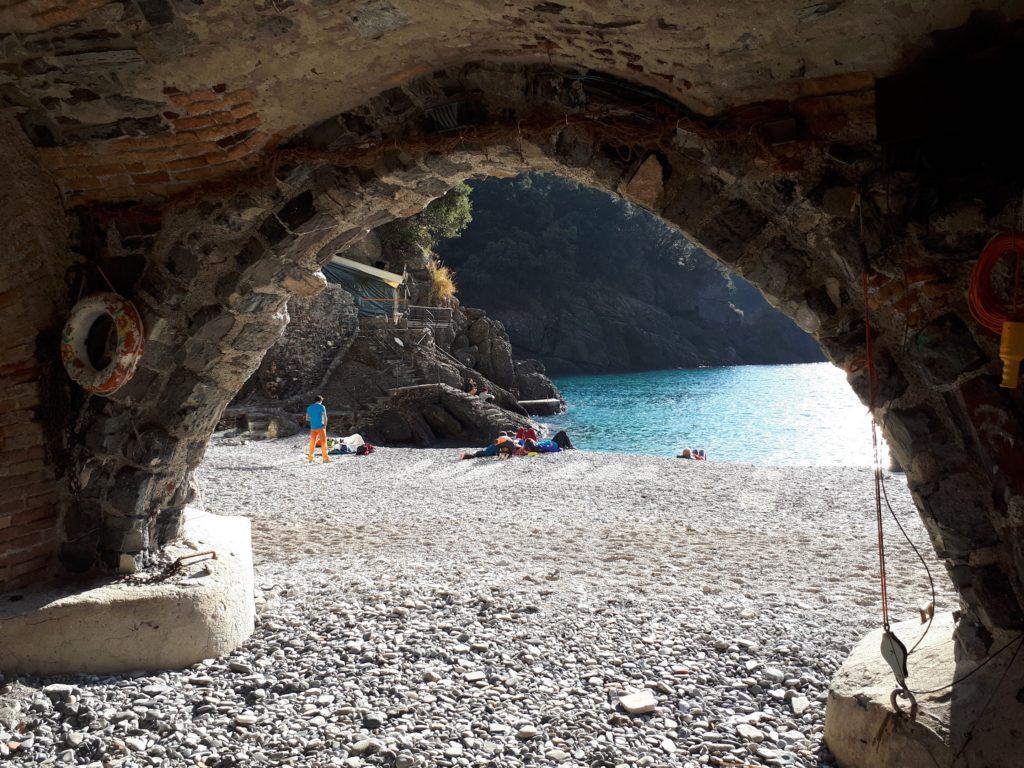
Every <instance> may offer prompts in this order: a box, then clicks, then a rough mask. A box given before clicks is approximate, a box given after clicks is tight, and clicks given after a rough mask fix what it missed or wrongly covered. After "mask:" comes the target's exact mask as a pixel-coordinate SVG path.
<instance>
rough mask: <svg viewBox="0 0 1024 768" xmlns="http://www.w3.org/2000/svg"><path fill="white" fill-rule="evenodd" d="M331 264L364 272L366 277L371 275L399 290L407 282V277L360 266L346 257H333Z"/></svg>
mask: <svg viewBox="0 0 1024 768" xmlns="http://www.w3.org/2000/svg"><path fill="white" fill-rule="evenodd" d="M331 264H336V265H337V266H339V267H341V268H343V269H350V270H352V271H354V272H362V273H363V274H364V275H370V276H371V277H375V278H377V279H378V280H381V281H383V282H385V283H387V284H388V285H390V286H391V287H392V288H397V287H398V286H400V285H401V284H402V281H403V280H405V275H396V274H395V273H394V272H388V271H387V270H386V269H377V268H376V267H371V266H370V265H369V264H360V263H359V262H358V261H352V259H346V258H345V257H344V256H334V257H332V258H331Z"/></svg>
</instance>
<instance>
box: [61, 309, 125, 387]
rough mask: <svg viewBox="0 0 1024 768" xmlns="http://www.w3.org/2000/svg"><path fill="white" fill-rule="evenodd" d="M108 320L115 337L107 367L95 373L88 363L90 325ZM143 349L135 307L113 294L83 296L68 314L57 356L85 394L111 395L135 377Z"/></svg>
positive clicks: (89, 362) (90, 363) (94, 368)
mask: <svg viewBox="0 0 1024 768" xmlns="http://www.w3.org/2000/svg"><path fill="white" fill-rule="evenodd" d="M103 316H108V317H109V318H110V319H111V321H112V322H113V324H114V330H115V331H116V333H117V345H116V347H115V348H114V351H113V353H112V355H111V360H110V363H108V364H107V365H106V366H105V367H103V368H101V369H97V368H96V367H95V366H94V365H93V364H92V362H91V361H90V360H89V353H88V351H87V349H86V339H87V338H88V336H89V330H90V329H91V328H92V327H93V324H94V323H95V322H96V321H97V320H98V319H100V318H101V317H103ZM144 346H145V334H144V332H143V328H142V318H140V317H139V312H138V310H136V309H135V305H134V304H132V303H131V302H130V301H128V300H127V299H125V298H123V297H121V296H118V295H117V294H116V293H94V294H93V295H91V296H86V297H85V298H84V299H82V300H81V301H80V302H78V303H77V304H76V305H75V306H74V308H72V310H71V317H69V318H68V321H67V323H66V324H65V325H64V332H63V334H62V335H61V342H60V356H61V359H62V360H63V361H64V368H65V369H66V370H67V372H68V376H70V377H71V379H72V380H73V381H75V382H76V383H77V384H79V385H80V386H81V387H82V388H83V389H85V390H86V391H87V392H92V393H93V394H96V395H112V394H113V393H114V392H116V391H117V390H119V389H120V388H121V387H122V386H124V385H125V384H126V383H127V382H128V381H129V380H130V379H131V378H132V376H134V375H135V367H136V366H137V365H138V364H139V358H141V357H142V351H143V348H144Z"/></svg>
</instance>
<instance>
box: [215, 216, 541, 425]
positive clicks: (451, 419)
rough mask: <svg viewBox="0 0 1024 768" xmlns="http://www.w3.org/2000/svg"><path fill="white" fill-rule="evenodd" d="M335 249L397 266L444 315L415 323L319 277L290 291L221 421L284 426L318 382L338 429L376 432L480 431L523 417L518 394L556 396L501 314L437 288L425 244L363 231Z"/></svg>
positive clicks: (408, 290) (422, 303) (409, 293)
mask: <svg viewBox="0 0 1024 768" xmlns="http://www.w3.org/2000/svg"><path fill="white" fill-rule="evenodd" d="M343 255H344V256H346V257H347V258H350V259H352V260H355V261H359V262H361V263H365V264H371V265H373V264H377V265H380V266H382V267H384V268H386V269H387V270H388V271H392V272H395V273H397V274H403V273H404V274H405V275H406V276H407V277H406V281H405V284H404V287H403V289H402V290H403V291H404V292H405V295H406V297H407V301H408V305H409V306H412V307H427V308H432V309H436V310H440V312H439V313H438V314H439V316H440V317H441V318H443V320H444V322H442V323H441V324H440V325H435V326H427V327H420V326H419V325H415V324H412V325H411V324H410V322H409V321H408V319H407V317H402V318H399V319H398V321H397V322H396V321H395V319H394V318H383V317H367V316H365V315H364V316H360V315H359V312H358V307H357V302H356V300H355V299H354V297H353V295H352V294H351V293H350V292H349V291H348V290H346V289H345V288H343V287H342V286H340V285H336V284H330V283H329V284H328V285H327V287H326V288H325V289H324V290H323V291H322V292H321V293H319V294H317V295H315V296H311V297H308V298H296V299H292V300H291V301H290V302H289V304H288V311H289V315H290V321H289V324H288V327H287V328H286V330H285V333H284V335H283V336H282V338H281V339H280V340H279V341H278V343H277V344H276V345H275V346H274V347H273V348H272V349H271V350H270V351H269V352H268V353H267V355H266V357H265V358H264V359H263V362H262V363H261V365H260V367H259V369H258V370H257V371H256V372H255V373H254V374H253V376H252V377H251V378H250V379H249V381H248V382H247V384H246V385H245V387H244V388H243V390H242V392H241V393H240V394H239V396H238V398H236V400H235V403H234V404H233V406H232V408H231V409H229V416H228V419H227V423H228V424H231V425H235V424H236V423H239V422H238V421H237V419H238V418H239V416H242V415H244V418H243V419H242V420H241V423H240V424H239V426H241V427H242V428H243V429H249V430H250V431H252V430H253V427H251V426H250V425H257V426H258V431H259V432H260V434H265V435H267V436H273V435H278V434H288V433H290V432H292V431H294V429H295V428H296V425H297V423H298V422H299V421H301V417H302V410H303V409H304V407H305V406H306V404H307V403H308V402H309V400H310V399H311V398H312V397H313V396H314V395H316V394H322V395H323V396H324V397H325V399H326V403H327V405H328V409H329V411H330V413H331V414H332V415H331V423H332V427H333V429H334V430H337V431H340V432H352V431H359V432H361V433H363V434H364V436H365V437H366V438H367V439H369V440H371V441H375V442H382V443H418V444H423V445H426V444H430V443H432V442H435V441H436V440H443V439H452V440H459V441H461V442H463V443H477V442H479V443H483V442H486V441H488V440H491V439H493V438H494V437H495V436H497V434H498V432H499V431H500V430H502V429H515V428H516V427H517V426H519V425H521V424H524V423H525V422H526V421H527V419H526V414H525V411H523V409H522V408H520V407H519V405H518V400H520V399H542V398H554V399H557V400H559V401H560V400H561V396H560V394H559V392H558V390H557V388H556V387H555V386H554V384H552V382H551V380H550V379H548V378H547V376H546V375H545V373H544V366H543V364H542V363H540V362H539V361H536V360H513V358H512V345H511V343H510V341H509V338H508V334H507V333H506V332H505V329H504V327H503V326H502V324H501V323H500V322H498V321H496V320H493V319H491V318H489V317H488V316H487V315H486V313H485V312H484V311H483V310H480V309H473V308H464V307H462V305H461V304H460V303H459V301H458V299H456V298H455V297H454V296H445V295H441V294H439V292H438V289H437V280H436V276H435V272H436V264H435V261H434V255H433V254H432V253H431V252H430V251H429V250H427V249H424V248H422V247H420V246H418V245H415V244H401V243H394V242H382V240H381V238H380V236H379V235H378V234H377V233H374V232H371V233H370V235H369V236H368V237H367V238H366V239H365V240H364V241H362V242H361V243H359V244H357V245H356V246H355V247H353V248H351V249H349V250H348V251H346V252H345V253H344V254H343ZM406 309H408V307H406ZM449 317H450V320H449ZM472 384H476V385H478V386H479V385H485V386H487V387H488V389H489V390H490V391H491V393H492V394H493V396H494V399H493V402H491V403H487V402H485V401H483V400H481V399H480V398H479V397H476V396H470V395H469V394H467V393H466V390H467V389H468V388H469V387H470V386H471V385H472Z"/></svg>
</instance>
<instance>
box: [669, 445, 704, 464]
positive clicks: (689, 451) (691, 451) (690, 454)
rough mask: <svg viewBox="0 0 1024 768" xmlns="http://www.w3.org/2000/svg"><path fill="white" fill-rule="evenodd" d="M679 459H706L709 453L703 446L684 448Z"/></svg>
mask: <svg viewBox="0 0 1024 768" xmlns="http://www.w3.org/2000/svg"><path fill="white" fill-rule="evenodd" d="M676 458H677V459H692V460H693V461H706V460H707V458H708V455H707V454H706V453H704V449H703V448H683V450H682V451H681V452H680V454H679V455H678V456H676Z"/></svg>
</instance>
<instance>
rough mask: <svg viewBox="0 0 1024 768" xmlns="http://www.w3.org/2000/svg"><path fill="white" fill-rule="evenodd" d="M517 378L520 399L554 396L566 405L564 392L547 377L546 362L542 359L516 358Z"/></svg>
mask: <svg viewBox="0 0 1024 768" xmlns="http://www.w3.org/2000/svg"><path fill="white" fill-rule="evenodd" d="M515 378H516V388H517V389H518V391H519V399H520V400H548V399H552V398H553V399H556V400H559V401H561V403H562V407H563V408H564V407H565V399H564V398H563V397H562V393H561V392H559V391H558V387H556V386H555V383H554V382H553V381H551V379H549V378H548V377H547V375H546V374H545V372H544V364H543V363H542V362H541V361H540V360H516V361H515ZM559 410H561V408H560V409H559Z"/></svg>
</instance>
